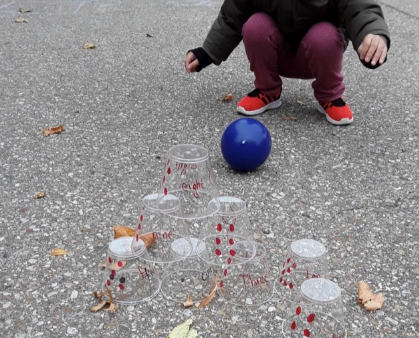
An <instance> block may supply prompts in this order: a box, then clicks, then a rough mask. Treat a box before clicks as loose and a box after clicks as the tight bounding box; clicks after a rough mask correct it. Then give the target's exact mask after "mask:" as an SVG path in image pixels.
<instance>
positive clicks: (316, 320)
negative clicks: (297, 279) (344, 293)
mask: <svg viewBox="0 0 419 338" xmlns="http://www.w3.org/2000/svg"><path fill="white" fill-rule="evenodd" d="M282 333H283V335H284V337H287V338H297V337H298V338H300V337H310V338H345V337H346V329H345V324H344V312H343V305H342V299H341V290H340V288H339V286H338V285H337V284H336V283H334V282H332V281H330V280H328V279H324V278H314V279H308V280H306V281H304V282H303V283H302V284H301V287H300V289H299V292H298V294H297V296H296V298H295V300H294V302H293V304H292V306H291V307H290V308H289V309H288V313H287V316H286V319H285V320H284V322H283V325H282Z"/></svg>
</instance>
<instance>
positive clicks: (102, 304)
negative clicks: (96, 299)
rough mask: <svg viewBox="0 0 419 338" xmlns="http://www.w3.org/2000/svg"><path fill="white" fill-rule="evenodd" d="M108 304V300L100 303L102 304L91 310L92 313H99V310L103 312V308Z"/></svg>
mask: <svg viewBox="0 0 419 338" xmlns="http://www.w3.org/2000/svg"><path fill="white" fill-rule="evenodd" d="M107 303H108V302H107V301H106V300H102V301H101V302H100V304H99V305H96V306H92V307H91V308H90V311H91V312H97V311H99V310H102V308H103V307H104V306H105V305H106V304H107Z"/></svg>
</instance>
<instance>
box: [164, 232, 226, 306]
mask: <svg viewBox="0 0 419 338" xmlns="http://www.w3.org/2000/svg"><path fill="white" fill-rule="evenodd" d="M192 243H193V246H194V249H193V251H192V254H191V255H189V256H188V257H186V258H185V259H183V260H180V261H176V262H172V263H169V264H167V265H165V266H164V268H163V270H162V277H161V281H162V282H161V292H162V294H163V295H164V297H165V298H166V299H168V300H170V301H173V302H176V303H182V304H183V303H184V302H185V301H186V300H187V298H188V296H190V297H191V299H192V302H193V303H195V304H198V303H199V302H201V301H203V300H204V299H205V298H207V297H208V296H209V295H210V294H211V292H212V291H213V290H214V289H215V288H216V286H217V282H218V280H219V275H220V273H219V271H218V267H217V266H212V265H210V264H207V263H206V262H205V261H203V260H201V259H200V258H199V254H200V251H199V250H205V248H204V247H202V246H201V247H200V248H197V247H196V246H197V244H198V241H197V240H196V239H192Z"/></svg>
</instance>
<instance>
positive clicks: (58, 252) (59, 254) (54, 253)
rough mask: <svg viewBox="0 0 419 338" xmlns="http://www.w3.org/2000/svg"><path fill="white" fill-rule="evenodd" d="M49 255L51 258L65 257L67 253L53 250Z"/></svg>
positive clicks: (61, 250)
mask: <svg viewBox="0 0 419 338" xmlns="http://www.w3.org/2000/svg"><path fill="white" fill-rule="evenodd" d="M51 255H52V256H63V255H67V251H66V250H64V249H58V248H57V249H54V250H52V251H51Z"/></svg>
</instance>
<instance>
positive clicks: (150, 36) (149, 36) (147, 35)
mask: <svg viewBox="0 0 419 338" xmlns="http://www.w3.org/2000/svg"><path fill="white" fill-rule="evenodd" d="M145 36H146V37H147V38H152V37H153V35H150V34H148V33H147V34H146V35H145Z"/></svg>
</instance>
